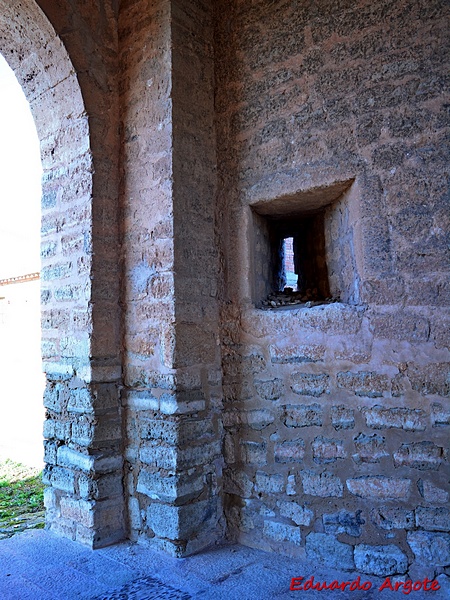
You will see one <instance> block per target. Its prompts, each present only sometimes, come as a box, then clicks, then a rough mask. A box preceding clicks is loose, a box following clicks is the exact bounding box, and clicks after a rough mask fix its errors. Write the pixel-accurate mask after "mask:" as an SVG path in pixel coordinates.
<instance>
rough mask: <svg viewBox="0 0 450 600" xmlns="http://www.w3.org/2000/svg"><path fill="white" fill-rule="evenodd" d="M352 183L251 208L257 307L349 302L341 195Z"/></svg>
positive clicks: (350, 263) (348, 238)
mask: <svg viewBox="0 0 450 600" xmlns="http://www.w3.org/2000/svg"><path fill="white" fill-rule="evenodd" d="M351 183H352V181H346V182H339V183H336V184H334V185H333V186H330V187H329V188H325V189H320V190H310V191H309V192H303V193H300V194H298V195H297V196H292V197H286V198H277V199H275V200H272V201H266V202H263V203H258V204H255V205H253V206H252V207H251V208H252V212H253V265H254V296H255V304H256V306H257V307H259V308H266V309H273V308H278V307H287V306H292V305H299V304H304V305H306V306H307V307H310V306H314V305H316V304H323V303H326V302H335V301H338V300H340V299H341V297H344V301H350V299H351V294H352V291H351V290H353V288H354V279H355V261H354V260H353V257H352V248H353V231H352V226H351V224H350V220H349V207H348V201H347V200H348V196H347V194H346V192H347V190H348V188H349V187H350V185H351ZM346 246H347V247H346Z"/></svg>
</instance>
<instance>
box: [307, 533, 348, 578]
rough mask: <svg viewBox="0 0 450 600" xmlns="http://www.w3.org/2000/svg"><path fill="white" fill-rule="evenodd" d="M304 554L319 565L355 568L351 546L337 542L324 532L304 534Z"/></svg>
mask: <svg viewBox="0 0 450 600" xmlns="http://www.w3.org/2000/svg"><path fill="white" fill-rule="evenodd" d="M306 556H307V557H308V559H309V560H311V561H314V563H316V564H317V563H318V564H321V565H327V566H329V567H331V568H336V567H337V565H339V568H340V569H344V570H349V571H350V570H352V569H354V568H355V563H354V560H353V551H352V546H350V545H349V544H342V543H341V542H338V541H337V540H336V538H335V537H334V536H332V535H327V534H325V533H312V532H311V533H309V534H308V535H307V536H306Z"/></svg>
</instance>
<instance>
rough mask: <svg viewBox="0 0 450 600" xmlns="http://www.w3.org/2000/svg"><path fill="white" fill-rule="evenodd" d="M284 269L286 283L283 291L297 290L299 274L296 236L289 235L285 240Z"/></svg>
mask: <svg viewBox="0 0 450 600" xmlns="http://www.w3.org/2000/svg"><path fill="white" fill-rule="evenodd" d="M283 269H284V274H285V284H284V288H283V291H285V292H288V291H290V292H293V291H297V281H298V275H297V273H296V270H295V265H294V238H293V237H287V238H285V239H284V240H283Z"/></svg>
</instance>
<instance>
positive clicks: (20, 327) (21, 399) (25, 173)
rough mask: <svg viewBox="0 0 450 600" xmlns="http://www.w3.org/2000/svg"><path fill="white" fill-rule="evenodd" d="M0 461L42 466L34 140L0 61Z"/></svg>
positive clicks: (16, 88) (20, 98)
mask: <svg viewBox="0 0 450 600" xmlns="http://www.w3.org/2000/svg"><path fill="white" fill-rule="evenodd" d="M0 90H1V94H0V131H1V132H2V135H1V138H0V381H1V392H0V398H1V403H0V459H6V458H8V459H12V460H14V461H16V462H21V463H23V464H25V465H28V466H32V467H40V468H42V467H43V444H42V423H43V421H44V407H43V404H42V394H43V390H44V376H43V373H42V366H41V340H40V290H39V272H40V258H39V255H40V251H39V247H40V198H41V173H42V168H41V162H40V149H39V139H38V136H37V132H36V127H35V125H34V122H33V118H32V115H31V112H30V108H29V106H28V103H27V101H26V98H25V96H24V94H23V91H22V89H21V87H20V85H19V83H18V81H17V79H16V78H15V76H14V73H13V72H12V70H11V69H10V68H9V66H8V64H7V63H6V61H5V59H4V58H3V57H2V56H1V55H0Z"/></svg>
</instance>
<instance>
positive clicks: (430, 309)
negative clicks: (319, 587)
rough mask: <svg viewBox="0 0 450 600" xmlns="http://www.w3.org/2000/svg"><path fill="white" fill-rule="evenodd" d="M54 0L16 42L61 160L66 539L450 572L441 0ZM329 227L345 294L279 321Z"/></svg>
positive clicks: (56, 375) (50, 429)
mask: <svg viewBox="0 0 450 600" xmlns="http://www.w3.org/2000/svg"><path fill="white" fill-rule="evenodd" d="M38 4H39V6H40V9H42V10H40V9H39V8H38ZM38 4H37V3H36V2H34V0H26V2H25V1H24V0H22V1H21V2H19V0H17V2H12V3H11V2H6V1H3V2H2V0H0V5H2V11H0V15H1V16H0V19H1V20H0V24H1V28H0V32H1V37H0V44H1V45H0V50H1V51H2V53H5V55H6V54H8V53H10V54H11V56H10V55H9V54H8V56H7V58H9V62H10V64H11V65H12V66H13V68H14V69H15V71H16V73H18V74H19V75H20V77H19V78H20V80H21V83H22V85H23V87H24V90H25V91H26V93H27V96H28V98H29V100H30V103H31V106H32V109H33V112H34V115H35V118H36V122H37V127H38V131H39V135H40V139H41V150H42V160H43V165H44V182H43V200H42V209H43V225H42V227H43V244H42V259H43V270H42V281H43V288H42V318H43V332H44V343H43V354H44V365H45V370H46V372H47V381H48V385H47V391H46V394H45V405H46V408H47V418H46V423H45V439H46V441H45V447H46V462H47V467H46V472H45V480H46V482H47V484H48V486H49V487H48V490H47V493H46V502H47V508H48V516H47V521H48V524H49V526H50V527H51V528H52V529H53V530H55V531H58V532H60V533H63V534H64V535H67V536H68V537H71V538H73V539H77V540H79V541H82V542H84V543H87V544H90V545H91V546H93V547H96V546H100V545H105V544H108V543H112V542H114V541H117V540H118V539H121V538H123V537H130V538H131V539H133V540H145V541H146V542H150V544H152V545H153V546H154V547H156V548H160V549H163V550H165V551H167V552H169V553H171V554H172V555H175V556H185V555H187V554H189V553H192V552H195V551H199V550H201V549H202V548H204V547H206V546H207V545H209V544H212V543H215V542H219V541H221V540H223V539H224V536H226V535H228V537H229V538H231V539H234V540H237V541H239V542H241V543H244V544H249V545H251V546H257V547H260V548H263V549H265V550H273V551H279V552H283V553H288V554H292V555H298V556H306V557H307V558H310V559H311V560H314V561H315V562H319V563H320V562H322V563H324V564H328V565H333V566H337V567H340V568H348V569H353V568H357V569H359V570H361V571H363V572H365V573H369V574H370V573H372V574H379V575H388V574H394V573H404V572H405V571H406V570H408V569H409V570H410V573H419V572H420V569H421V568H423V569H425V570H426V573H425V574H426V575H427V576H430V570H436V569H438V570H443V569H446V568H447V567H448V564H449V563H450V556H449V555H450V550H449V545H450V533H449V518H448V507H447V505H446V504H447V503H448V462H449V456H448V451H449V448H448V431H449V425H450V422H449V410H450V408H449V400H448V398H449V393H450V390H449V365H450V351H449V347H448V325H449V323H450V315H449V313H448V299H449V298H448V290H449V284H448V239H447V237H446V236H447V235H448V202H447V199H446V198H447V197H446V195H445V194H446V191H447V187H446V186H447V172H446V165H447V164H448V162H447V157H446V148H447V146H446V144H445V140H446V139H447V137H446V136H448V120H447V116H446V113H445V110H446V108H447V105H448V99H447V98H448V97H447V96H446V95H445V94H446V92H447V87H446V85H447V83H448V82H447V79H446V70H445V56H446V55H445V47H446V43H447V29H446V19H447V18H448V8H447V7H446V5H445V3H444V2H443V1H442V0H431V1H430V0H427V1H425V0H401V1H400V2H397V3H394V2H392V1H391V0H377V1H376V2H369V1H368V0H361V1H360V2H358V3H355V2H353V1H352V2H350V1H348V0H340V1H338V2H337V1H335V0H334V1H328V0H324V1H321V2H309V1H305V2H283V1H281V2H268V1H266V0H256V1H254V2H250V3H249V2H245V1H244V0H232V1H231V2H225V1H224V0H218V1H217V2H212V1H210V0H189V1H184V0H183V1H181V0H123V1H122V2H120V3H119V2H117V1H116V0H111V2H94V3H92V2H91V3H84V2H81V1H79V0H60V1H59V2H58V3H55V2H52V1H49V0H39V2H38ZM44 13H45V15H46V16H45V15H44ZM50 23H51V25H50ZM52 27H53V28H52ZM24 32H26V33H27V35H25V34H24ZM33 61H34V62H33ZM311 214H320V215H323V218H322V216H321V217H320V218H317V220H316V221H315V222H316V225H315V227H317V228H318V229H321V228H322V226H323V231H320V232H319V231H318V236H319V233H320V243H319V241H317V244H312V245H313V247H312V248H310V249H309V250H310V251H311V252H313V251H314V248H318V247H319V246H320V253H321V256H320V257H319V258H320V261H317V262H318V263H319V262H323V258H324V257H325V258H326V269H323V270H322V272H323V273H324V272H325V271H327V272H328V278H329V280H328V287H329V291H330V295H332V296H333V299H334V301H333V302H329V301H328V302H322V303H321V304H316V303H314V302H313V303H312V304H311V303H308V304H306V303H304V304H303V305H297V306H294V307H290V308H288V309H280V310H278V309H274V310H271V309H269V310H262V309H260V308H257V306H260V305H261V300H263V299H264V296H265V295H266V294H267V292H268V291H271V287H272V286H273V285H274V283H273V282H274V280H275V279H276V277H274V272H273V271H274V269H276V268H277V267H276V265H277V264H279V259H280V256H278V255H277V254H276V252H277V251H275V256H274V246H273V243H272V240H271V236H272V234H273V229H272V224H271V222H272V221H273V220H275V221H277V220H278V222H280V221H282V222H288V221H289V219H290V218H294V219H300V220H302V219H306V218H307V217H308V218H309V216H310V215H311ZM322 223H323V225H322ZM297 247H301V244H299V245H298V246H297ZM322 254H323V255H324V256H322ZM322 266H323V265H322ZM325 287H326V286H325ZM327 289H328V288H327ZM327 293H328V292H327Z"/></svg>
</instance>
